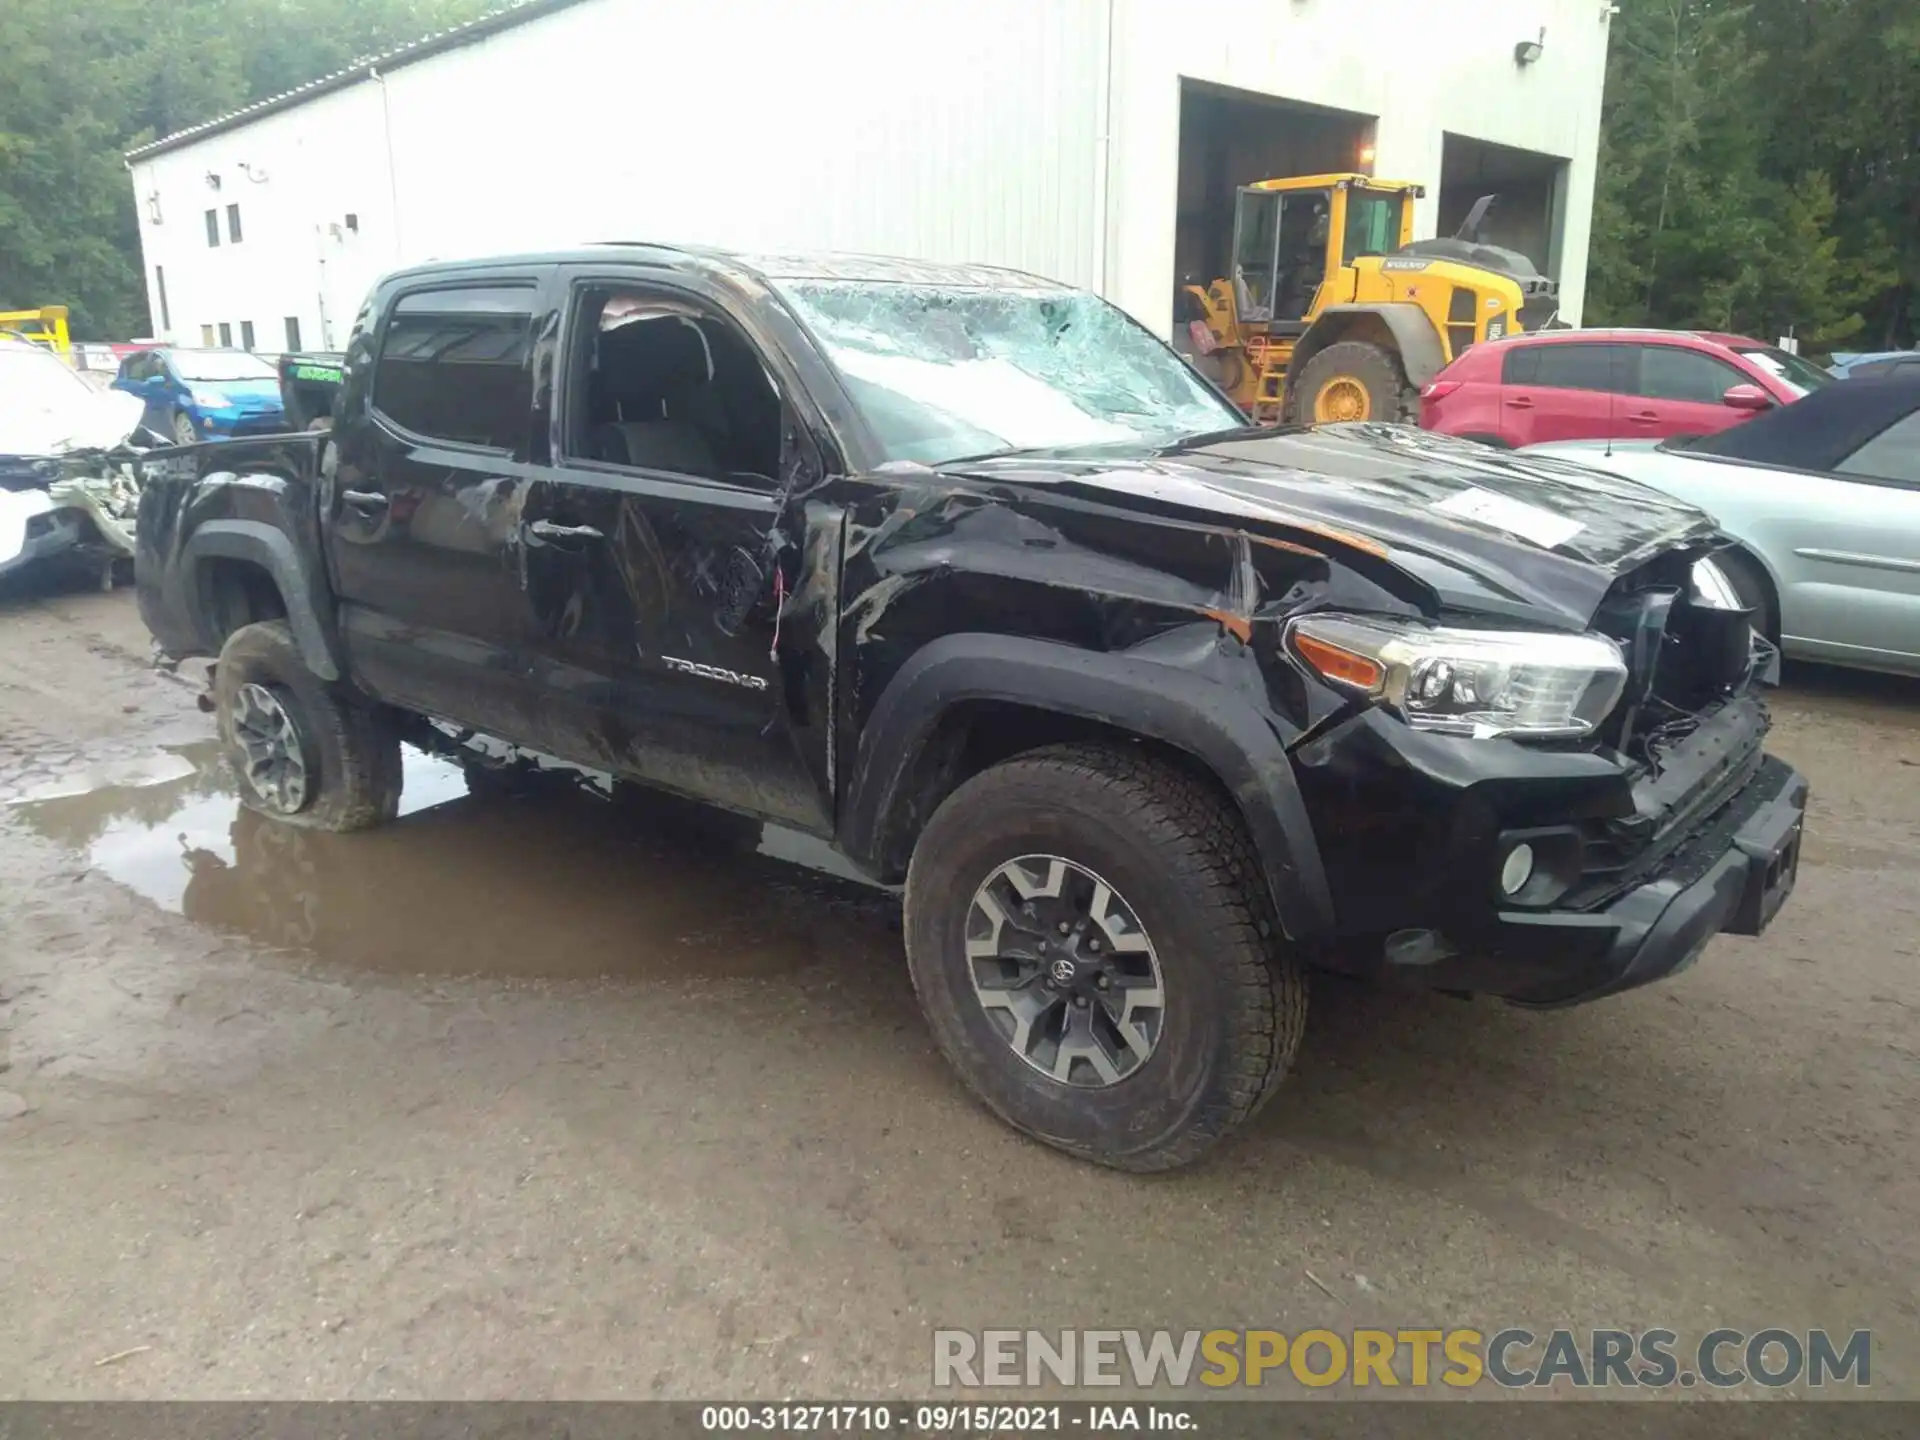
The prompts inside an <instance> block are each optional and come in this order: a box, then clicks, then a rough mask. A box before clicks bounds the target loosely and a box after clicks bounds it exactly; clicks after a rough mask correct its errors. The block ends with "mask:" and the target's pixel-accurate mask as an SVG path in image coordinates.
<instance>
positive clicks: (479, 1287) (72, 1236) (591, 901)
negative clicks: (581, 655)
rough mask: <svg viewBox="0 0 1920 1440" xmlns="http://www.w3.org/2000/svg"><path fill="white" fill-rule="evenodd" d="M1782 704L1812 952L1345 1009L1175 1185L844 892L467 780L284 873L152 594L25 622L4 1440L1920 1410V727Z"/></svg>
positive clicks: (2, 922) (6, 1196) (586, 803)
mask: <svg viewBox="0 0 1920 1440" xmlns="http://www.w3.org/2000/svg"><path fill="white" fill-rule="evenodd" d="M1789 678H1790V684H1789V686H1788V688H1787V689H1786V690H1784V691H1783V692H1781V694H1780V695H1779V697H1778V700H1777V704H1776V711H1777V714H1778V728H1777V732H1776V746H1775V748H1776V749H1777V750H1778V751H1780V752H1781V753H1782V754H1784V755H1785V756H1787V757H1788V758H1789V759H1791V760H1793V761H1794V762H1795V763H1797V764H1798V765H1800V766H1801V767H1802V768H1803V769H1804V770H1805V771H1806V772H1807V774H1808V775H1809V776H1810V777H1811V779H1812V782H1813V786H1814V797H1815V798H1814V802H1813V808H1812V810H1811V812H1810V819H1809V833H1808V839H1807V842H1806V848H1805V858H1804V862H1803V866H1802V869H1801V874H1800V884H1799V890H1798V893H1797V894H1796V895H1795V897H1794V899H1793V901H1792V902H1791V903H1790V904H1789V905H1788V907H1787V908H1786V910H1785V911H1784V912H1783V913H1782V915H1781V917H1780V919H1779V920H1778V921H1777V922H1776V923H1775V925H1774V926H1773V928H1772V929H1771V930H1770V931H1769V932H1768V933H1767V935H1766V936H1765V937H1763V938H1762V939H1760V940H1757V941H1747V940H1735V939H1730V938H1722V939H1720V940H1717V941H1716V942H1714V944H1713V945H1712V946H1711V948H1710V949H1709V950H1708V952H1707V954H1706V956H1705V958H1704V959H1703V960H1702V961H1701V963H1699V964H1698V965H1697V966H1695V967H1694V968H1693V969H1692V970H1691V971H1690V972H1688V973H1687V974H1685V975H1682V976H1681V977H1679V978H1678V979H1676V980H1674V981H1672V982H1670V983H1667V984H1663V985H1659V986H1656V987H1653V988H1651V989H1648V990H1642V991H1639V992H1637V993H1635V994H1632V995H1628V996H1625V997H1622V998H1620V999H1616V1000H1612V1001H1608V1002H1605V1003H1603V1004H1599V1005H1594V1006H1590V1007H1587V1008H1584V1009H1580V1010H1575V1011H1571V1012H1564V1013H1554V1014H1545V1015H1539V1014H1528V1013H1523V1012H1520V1011H1515V1010H1511V1009H1508V1008H1505V1007H1502V1006H1500V1005H1497V1004H1493V1003H1484V1002H1483V1003H1474V1004H1463V1003H1459V1002H1455V1001H1451V1000H1447V999H1443V998H1427V997H1421V996H1415V995H1410V994H1405V993H1400V992H1394V991H1385V990H1366V989H1361V988H1357V987H1349V986H1333V985H1329V986H1326V987H1322V988H1321V989H1320V990H1319V991H1318V993H1317V994H1316V997H1315V1007H1316V1008H1315V1012H1314V1014H1313V1017H1312V1020H1311V1022H1310V1025H1309V1035H1308V1040H1307V1043H1306V1046H1305V1048H1304V1051H1303V1053H1302V1055H1301V1057H1300V1060H1299V1063H1298V1066H1297V1067H1296V1071H1295V1073H1294V1075H1293V1077H1292V1079H1291V1080H1290V1081H1289V1083H1288V1087H1287V1089H1286V1090H1285V1091H1284V1092H1283V1094H1282V1096H1281V1098H1280V1099H1279V1100H1278V1101H1276V1103H1275V1104H1274V1105H1273V1106H1272V1107H1271V1108H1270V1109H1269V1110H1268V1111H1267V1112H1266V1113H1265V1114H1264V1115H1263V1116H1262V1118H1261V1119H1260V1120H1259V1121H1258V1122H1257V1123H1256V1125H1255V1126H1254V1127H1253V1128H1252V1130H1251V1132H1250V1133H1249V1134H1248V1135H1247V1136H1246V1137H1245V1138H1244V1139H1243V1140H1241V1141H1239V1142H1238V1143H1236V1144H1234V1145H1232V1146H1231V1147H1230V1148H1229V1149H1227V1150H1226V1151H1225V1153H1223V1154H1221V1155H1220V1156H1219V1158H1218V1159H1216V1160H1214V1161H1213V1162H1211V1163H1209V1164H1208V1165H1206V1166H1204V1167H1202V1168H1200V1169H1198V1170H1195V1171H1192V1172H1188V1173H1183V1174H1178V1175H1173V1176H1168V1177H1161V1178H1156V1179H1145V1180H1143V1179H1139V1178H1129V1177H1126V1176H1122V1175H1118V1174H1110V1173H1106V1172H1103V1171H1100V1170H1097V1169H1094V1168H1091V1167H1089V1166H1086V1165H1082V1164H1078V1163H1075V1162H1073V1161H1070V1160H1067V1159H1064V1158H1062V1157H1060V1156H1057V1155H1055V1154H1053V1153H1051V1152H1049V1151H1047V1150H1045V1149H1043V1148H1041V1147H1040V1146H1038V1145H1035V1144H1032V1143H1030V1142H1028V1141H1026V1140H1023V1139H1021V1138H1019V1137H1017V1136H1016V1135H1014V1134H1012V1133H1010V1132H1009V1131H1007V1130H1006V1129H1004V1128H1003V1127H1002V1126H1001V1125H999V1124H998V1123H997V1122H996V1121H994V1120H993V1119H991V1118H989V1117H988V1116H987V1115H986V1114H984V1113H983V1112H981V1111H980V1110H978V1109H976V1108H975V1107H974V1106H973V1105H972V1104H971V1103H969V1101H968V1100H967V1099H966V1098H965V1097H964V1095H963V1093H962V1091H961V1088H960V1086H959V1085H958V1084H957V1083H956V1081H955V1080H954V1079H953V1078H952V1077H951V1076H950V1075H949V1074H948V1073H947V1072H946V1070H945V1069H944V1068H943V1066H942V1064H941V1062H940V1060H939V1059H938V1057H937V1056H936V1055H935V1053H934V1052H933V1049H932V1046H931V1044H930V1043H929V1040H928V1037H927V1034H926V1031H925V1030H924V1028H923V1027H922V1024H921V1022H920V1019H919V1017H918V1014H917V1012H916V1010H915V1006H914V1002H913V997H912V994H911V992H910V990H909V987H908V983H907V978H906V974H905V969H904V966H903V965H902V963H901V961H900V955H899V947H900V940H899V930H898V925H899V920H898V912H897V907H896V906H895V905H894V904H893V903H892V902H891V900H890V899H889V898H888V897H887V896H885V895H883V894H880V893H878V892H873V891H868V890H864V889H862V888H860V887H857V886H855V885H852V884H849V883H846V882H844V881H839V880H835V879H833V878H831V877H827V876H823V875H821V874H819V873H817V872H815V871H813V870H809V869H804V868H800V867H797V866H795V865H792V864H790V863H787V861H788V859H790V858H794V857H799V858H806V857H807V854H808V853H809V852H808V847H807V845H806V844H805V843H804V842H798V841H796V840H795V839H794V838H793V837H787V836H782V835H779V834H768V835H763V834H761V833H760V832H759V831H758V830H757V829H753V828H747V829H745V830H744V831H743V829H742V827H739V826H735V825H726V824H699V823H695V822H693V821H691V820H689V819H688V818H687V817H685V816H682V815H677V814H674V813H673V812H671V811H667V812H665V813H664V814H662V815H651V814H645V813H643V814H641V815H640V816H638V817H636V816H635V815H633V814H630V813H627V812H625V811H622V810H620V809H617V808H616V807H614V806H612V805H609V804H607V803H605V802H603V801H600V800H597V799H595V798H594V797H592V796H590V795H587V794H585V793H583V792H582V791H581V790H580V789H579V788H578V787H577V786H573V785H570V784H562V785H555V786H553V787H550V789H551V793H549V787H541V788H540V789H538V790H536V791H534V792H532V793H524V794H521V793H496V792H494V791H492V790H488V791H486V792H484V793H467V782H466V780H465V779H464V778H463V776H462V775H461V773H460V771H459V770H457V769H456V768H454V767H451V766H449V765H447V764H446V763H445V762H434V761H426V760H421V761H419V762H418V763H417V764H415V765H414V767H413V769H412V771H411V772H410V783H409V789H408V797H407V808H408V810H409V811H410V812H411V813H409V814H408V815H407V816H406V817H405V818H403V819H402V821H401V822H400V823H399V824H398V825H396V826H393V827H392V828H390V829H388V830H385V831H382V832H376V833H372V834H368V835H363V836H357V837H344V838H342V837H330V836H316V835H303V834H299V833H296V832H292V831H288V830H285V829H281V828H277V827H274V826H270V825H262V824H257V823H253V817H252V816H250V815H248V814H245V813H241V812H239V811H237V809H236V807H235V804H234V802H233V800H232V799H231V797H230V795H229V793H228V791H227V789H226V786H225V784H224V782H223V780H222V779H221V778H220V775H219V773H218V769H217V767H216V766H215V765H214V763H213V755H212V753H211V750H210V747H209V745H208V740H209V737H210V735H211V733H212V731H211V722H210V721H209V720H208V719H207V717H205V716H203V715H201V714H200V713H199V712H198V711H197V710H196V709H195V706H194V694H195V690H194V687H193V686H192V685H190V684H189V683H187V681H186V679H184V678H175V677H169V676H166V675H163V674H160V673H157V672H156V671H154V670H153V669H152V668H151V667H150V665H149V651H148V644H147V639H146V635H145V632H144V631H143V629H142V628H141V626H140V623H139V620H138V618H137V616H136V615H135V613H134V607H133V603H132V598H131V596H130V595H128V594H127V593H125V592H121V593H119V594H114V595H93V594H74V595H65V596H55V597H52V598H40V599H21V598H15V599H12V600H10V601H7V602H5V603H4V605H0V800H5V801H8V802H11V803H7V804H5V805H4V806H0V1025H4V1027H5V1031H4V1035H3V1036H0V1043H3V1044H4V1047H5V1048H4V1050H0V1060H4V1061H5V1062H6V1065H7V1068H6V1073H4V1074H0V1215H4V1217H5V1228H6V1232H7V1240H6V1245H5V1262H4V1264H0V1315H4V1317H5V1322H4V1326H3V1327H0V1393H3V1394H6V1395H22V1394H26V1395H36V1396H140V1397H155V1396H204V1397H214V1396H256V1397H266V1396H271V1397H385V1396H399V1397H412V1396H435V1397H489V1396H511V1397H518V1398H534V1397H545V1396H583V1397H584V1396H594V1397H601V1396H604V1397H613V1396H649V1395H661V1396H677V1397H704V1398H716V1397H726V1396H740V1395H755V1396H768V1395H779V1394H783V1393H785V1394H799V1395H818V1396H825V1397H832V1396H839V1397H851V1396H866V1397H875V1396H887V1395H922V1394H925V1393H926V1392H927V1389H928V1383H929V1379H930V1368H929V1367H930V1341H929V1331H930V1329H931V1328H932V1327H934V1326H936V1325H939V1326H962V1327H979V1326H984V1325H1008V1326H1018V1327H1036V1328H1042V1329H1048V1330H1051V1329H1054V1328H1057V1327H1063V1326H1087V1325H1110V1326H1128V1327H1131V1326H1141V1327H1151V1326H1171V1327H1174V1328H1178V1329H1184V1328H1188V1327H1217V1326H1225V1327H1234V1326H1273V1327H1275V1328H1279V1329H1283V1330H1298V1329H1300V1328H1303V1327H1306V1326H1309V1325H1315V1324H1326V1325H1329V1326H1332V1327H1333V1328H1336V1329H1343V1330H1344V1329H1347V1328H1350V1327H1353V1326H1358V1325H1374V1324H1384V1325H1386V1326H1389V1327H1392V1326H1407V1325H1416V1324H1426V1325H1473V1326H1477V1327H1479V1328H1482V1329H1486V1330H1492V1329H1495V1328H1498V1327H1500V1326H1503V1325H1507V1324H1526V1325H1529V1326H1531V1327H1533V1328H1536V1329H1542V1330H1544V1329H1547V1328H1551V1327H1552V1326H1554V1325H1560V1324H1566V1325H1576V1326H1589V1325H1619V1326H1626V1327H1640V1326H1649V1325H1665V1326H1668V1327H1670V1328H1673V1329H1675V1330H1678V1331H1681V1332H1682V1333H1696V1334H1697V1333H1698V1332H1701V1331H1705V1330H1707V1329H1711V1328H1713V1327H1714V1326H1716V1325H1728V1326H1734V1327H1738V1328H1741V1329H1745V1330H1757V1329H1760V1328H1763V1327H1766V1326H1772V1325H1778V1326H1784V1327H1788V1328H1796V1327H1799V1328H1804V1327H1809V1326H1816V1325H1825V1326H1828V1327H1833V1328H1837V1329H1841V1330H1850V1329H1851V1328H1853V1327H1864V1326H1870V1327H1872V1328H1873V1330H1874V1332H1875V1337H1876V1338H1875V1349H1874V1361H1873V1366H1874V1371H1873V1379H1874V1389H1875V1391H1876V1392H1877V1393H1879V1394H1882V1395H1887V1394H1901V1395H1907V1396H1914V1397H1920V1305H1917V1304H1916V1299H1915V1283H1914V1277H1915V1276H1916V1275H1920V1223H1916V1222H1920V1124H1916V1116H1920V1028H1917V1027H1916V1013H1917V1012H1916V1007H1920V988H1917V987H1916V986H1915V984H1914V978H1915V974H1916V968H1917V967H1920V879H1917V878H1916V875H1917V874H1920V686H1916V685H1907V684H1900V683H1895V682H1890V681H1876V680H1871V679H1865V678H1860V677H1849V676H1846V675H1842V674H1837V673H1812V674H1805V675H1797V676H1790V677H1789ZM1308 1272H1312V1278H1309V1275H1308ZM1316 1282H1318V1283H1316ZM1322 1286H1324V1290H1323V1289H1322ZM1328 1292H1330V1293H1328ZM116 1356H117V1357H119V1358H116V1359H113V1360H111V1363H107V1364H100V1363H98V1362H101V1361H103V1360H106V1359H108V1358H109V1357H116Z"/></svg>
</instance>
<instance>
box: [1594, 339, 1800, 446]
mask: <svg viewBox="0 0 1920 1440" xmlns="http://www.w3.org/2000/svg"><path fill="white" fill-rule="evenodd" d="M1638 348H1639V352H1640V370H1639V374H1640V383H1639V386H1638V387H1637V388H1638V391H1639V393H1638V394H1637V395H1636V396H1634V403H1632V404H1630V405H1629V406H1628V407H1627V411H1626V414H1627V428H1626V429H1625V430H1622V431H1619V432H1617V433H1618V434H1621V435H1630V436H1635V437H1638V438H1641V439H1647V440H1667V439H1672V438H1674V437H1676V436H1683V435H1686V436H1693V435H1711V434H1713V433H1714V432H1715V431H1716V430H1724V429H1726V428H1727V427H1728V426H1729V425H1737V424H1739V423H1740V422H1741V421H1742V420H1750V419H1752V418H1753V416H1754V415H1755V414H1756V413H1757V412H1756V411H1752V410H1736V409H1734V408H1733V407H1732V406H1730V405H1728V404H1726V403H1725V402H1724V401H1723V400H1722V399H1721V397H1722V396H1723V395H1725V394H1726V393H1727V391H1729V390H1731V389H1732V388H1733V387H1734V386H1736V385H1752V386H1755V387H1756V388H1759V389H1762V390H1764V389H1766V387H1765V386H1763V385H1760V383H1759V382H1758V381H1756V380H1755V379H1754V378H1753V377H1752V376H1751V375H1748V374H1746V373H1745V372H1743V371H1741V370H1738V369H1736V368H1735V367H1734V366H1732V365H1729V364H1728V363H1727V362H1726V361H1724V360H1720V359H1717V358H1715V357H1714V356H1712V355H1709V354H1707V353H1706V352H1705V351H1704V350H1694V349H1691V348H1689V347H1687V346H1684V345H1659V344H1649V345H1641V346H1639V347H1638Z"/></svg>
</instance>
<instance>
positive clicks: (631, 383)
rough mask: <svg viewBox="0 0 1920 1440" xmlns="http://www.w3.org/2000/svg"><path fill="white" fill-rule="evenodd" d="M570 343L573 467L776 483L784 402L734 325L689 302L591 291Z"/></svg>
mask: <svg viewBox="0 0 1920 1440" xmlns="http://www.w3.org/2000/svg"><path fill="white" fill-rule="evenodd" d="M572 335H573V339H572V343H571V344H570V345H569V346H568V362H567V363H568V374H567V384H566V387H565V393H566V397H567V398H566V406H567V424H566V430H565V445H564V451H565V454H566V456H567V457H569V458H572V459H578V460H595V461H599V462H601V463H603V464H609V465H621V466H632V467H633V468H635V469H640V470H666V471H671V472H675V473H678V474H684V475H700V476H705V477H707V478H709V479H732V480H738V481H747V482H749V483H751V482H755V481H757V482H759V483H761V484H763V485H766V486H769V487H771V486H772V485H773V484H774V483H775V478H776V477H777V476H778V475H779V473H780V414H781V404H780V396H779V392H778V391H776V390H775V389H774V387H773V382H772V381H771V380H770V379H769V378H768V375H767V367H766V365H765V364H764V363H763V362H762V360H761V358H760V355H759V353H758V352H757V351H756V350H755V349H754V348H753V345H752V344H751V343H750V342H749V341H748V340H747V338H746V336H745V335H743V334H742V333H741V332H740V330H739V328H738V327H737V326H735V325H734V324H733V322H732V321H731V320H729V319H727V318H726V317H725V316H724V315H722V314H721V313H719V312H718V311H716V310H714V309H711V308H709V307H708V306H706V305H704V304H702V303H701V302H699V301H698V300H695V299H693V298H692V297H689V296H682V295H678V294H667V293H663V292H658V291H648V290H641V289H635V288H630V287H625V286H611V285H609V286H592V285H590V286H585V287H583V288H581V289H580V290H578V291H576V293H575V300H574V325H573V330H572Z"/></svg>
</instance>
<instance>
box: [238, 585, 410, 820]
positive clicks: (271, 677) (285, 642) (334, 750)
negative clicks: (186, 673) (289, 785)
mask: <svg viewBox="0 0 1920 1440" xmlns="http://www.w3.org/2000/svg"><path fill="white" fill-rule="evenodd" d="M248 684H255V685H261V686H264V687H265V688H266V689H267V690H269V691H270V692H272V694H273V696H274V698H275V699H276V700H278V701H279V702H280V704H281V705H282V706H283V707H284V708H285V709H286V710H287V712H288V713H289V714H290V715H291V716H292V717H293V720H294V723H295V726H296V727H297V728H298V730H299V731H300V734H301V737H302V739H303V740H304V742H305V744H304V747H303V748H304V755H305V760H306V764H307V773H308V775H309V776H310V777H315V778H314V780H312V781H310V783H311V784H312V791H311V793H310V795H309V796H308V799H307V802H306V804H305V805H304V806H303V807H302V808H301V809H300V810H299V811H298V812H297V813H295V814H292V815H287V814H283V813H281V812H279V811H277V810H273V809H271V808H269V807H267V806H264V805H260V804H258V803H256V800H255V797H254V796H253V793H252V791H251V789H250V787H249V786H248V784H247V782H246V781H245V779H244V778H242V777H240V776H238V775H236V776H235V777H234V781H235V788H236V789H237V790H238V792H239V795H240V800H241V803H242V804H245V805H248V806H249V808H252V809H257V810H259V811H261V813H262V814H265V815H268V816H270V817H271V818H273V819H275V820H278V821H282V822H284V823H286V824H289V825H303V826H306V827H308V828H309V829H314V830H367V829H371V828H372V827H374V826H376V825H383V824H385V823H386V822H387V821H389V820H391V819H393V817H394V816H395V815H396V814H397V813H398V811H399V806H400V785H401V772H400V736H399V731H398V728H397V727H396V725H395V724H394V722H393V717H392V716H391V715H390V714H389V713H388V712H386V711H385V710H383V709H381V708H380V707H378V706H376V705H374V704H371V703H370V702H368V701H367V700H365V699H363V698H362V697H360V696H358V695H356V694H354V692H353V691H351V690H349V689H348V688H347V687H346V686H345V685H342V684H340V683H338V682H330V681H326V680H322V679H321V678H320V677H319V676H318V675H315V674H314V673H313V671H312V670H310V669H308V668H307V664H306V662H305V661H304V660H303V659H301V657H300V647H299V646H298V645H297V644H295V643H294V639H293V632H292V631H291V630H290V629H288V627H287V622H286V621H284V620H263V621H260V622H259V623H257V624H253V625H243V626H241V627H240V628H239V629H238V630H235V631H234V632H233V633H232V634H231V635H229V636H228V637H227V643H226V644H225V645H224V646H222V647H221V650H220V659H219V662H218V664H217V665H216V666H215V669H214V683H213V700H214V713H215V716H216V717H217V719H218V722H219V726H220V742H221V746H222V749H223V750H224V751H225V752H226V753H227V754H229V755H231V754H232V752H233V750H234V748H235V741H234V733H233V714H234V701H235V697H236V696H237V695H238V693H239V691H240V688H241V687H242V686H243V685H248Z"/></svg>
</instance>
